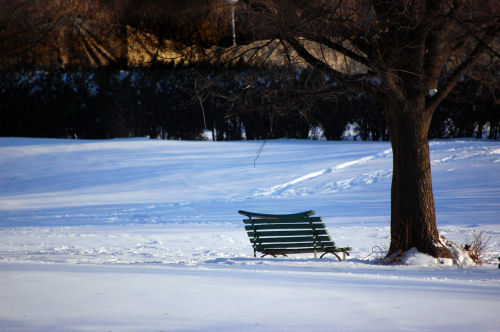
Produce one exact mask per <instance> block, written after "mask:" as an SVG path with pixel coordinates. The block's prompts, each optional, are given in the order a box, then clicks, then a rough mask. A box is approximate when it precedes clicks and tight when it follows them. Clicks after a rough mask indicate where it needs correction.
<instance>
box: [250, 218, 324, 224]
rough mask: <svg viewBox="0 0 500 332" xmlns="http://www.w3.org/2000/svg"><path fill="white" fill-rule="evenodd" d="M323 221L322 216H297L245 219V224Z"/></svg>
mask: <svg viewBox="0 0 500 332" xmlns="http://www.w3.org/2000/svg"><path fill="white" fill-rule="evenodd" d="M309 221H311V222H312V223H318V222H323V220H322V218H321V217H309V218H296V219H243V222H244V223H245V224H279V223H304V222H309Z"/></svg>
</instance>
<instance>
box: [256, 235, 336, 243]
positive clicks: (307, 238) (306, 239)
mask: <svg viewBox="0 0 500 332" xmlns="http://www.w3.org/2000/svg"><path fill="white" fill-rule="evenodd" d="M331 240H332V239H331V238H330V236H326V235H321V236H318V239H317V241H321V242H323V241H324V242H326V241H331ZM313 241H314V240H313V237H312V236H290V237H280V238H279V239H276V238H260V239H257V241H256V242H257V243H288V242H313ZM250 242H251V243H253V238H250Z"/></svg>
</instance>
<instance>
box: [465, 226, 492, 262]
mask: <svg viewBox="0 0 500 332" xmlns="http://www.w3.org/2000/svg"><path fill="white" fill-rule="evenodd" d="M490 240H491V237H485V235H484V232H482V231H481V232H474V233H473V234H472V239H468V238H467V239H466V240H465V242H466V244H465V245H464V249H465V250H466V251H467V253H468V254H469V256H470V258H471V259H472V260H473V261H474V263H476V264H477V265H483V264H484V263H485V256H486V248H487V246H488V242H489V241H490Z"/></svg>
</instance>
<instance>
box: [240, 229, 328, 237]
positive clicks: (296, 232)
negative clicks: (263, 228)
mask: <svg viewBox="0 0 500 332" xmlns="http://www.w3.org/2000/svg"><path fill="white" fill-rule="evenodd" d="M247 234H248V236H249V237H251V238H253V237H254V235H255V234H254V232H247ZM257 235H258V236H259V237H261V238H262V237H269V236H274V237H277V236H297V235H310V236H312V235H314V234H313V230H312V229H303V230H294V231H270V232H260V231H257ZM316 235H328V231H327V230H326V229H318V230H316Z"/></svg>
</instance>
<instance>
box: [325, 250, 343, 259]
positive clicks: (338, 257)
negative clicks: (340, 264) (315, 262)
mask: <svg viewBox="0 0 500 332" xmlns="http://www.w3.org/2000/svg"><path fill="white" fill-rule="evenodd" d="M326 254H333V255H335V257H337V259H338V260H339V261H342V259H341V258H340V256H339V255H337V253H336V252H334V251H327V252H325V253H323V255H321V256H320V257H319V258H323V257H324V256H325V255H326Z"/></svg>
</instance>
